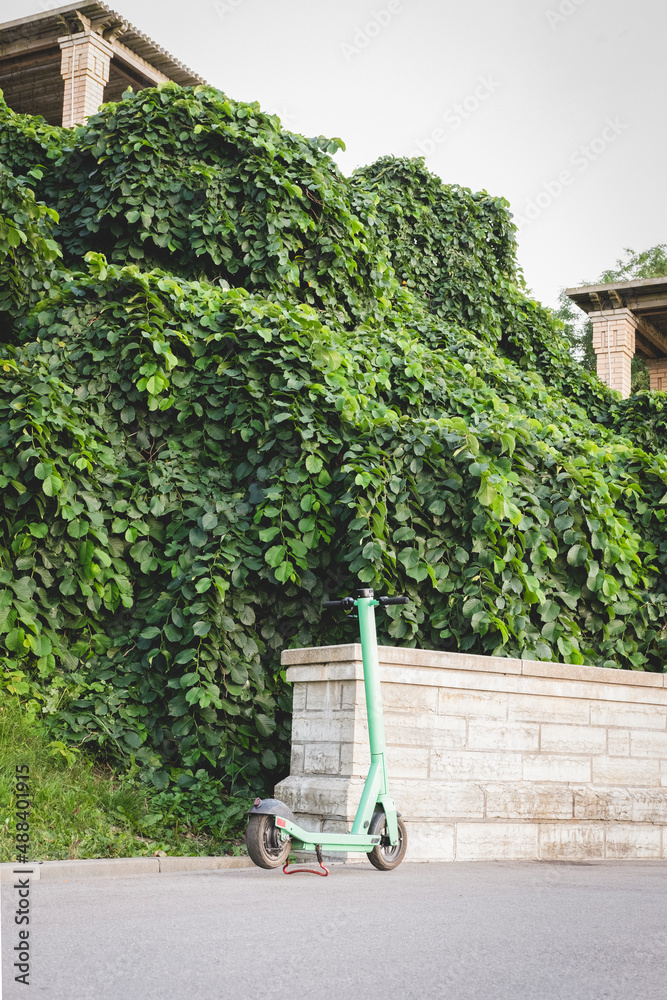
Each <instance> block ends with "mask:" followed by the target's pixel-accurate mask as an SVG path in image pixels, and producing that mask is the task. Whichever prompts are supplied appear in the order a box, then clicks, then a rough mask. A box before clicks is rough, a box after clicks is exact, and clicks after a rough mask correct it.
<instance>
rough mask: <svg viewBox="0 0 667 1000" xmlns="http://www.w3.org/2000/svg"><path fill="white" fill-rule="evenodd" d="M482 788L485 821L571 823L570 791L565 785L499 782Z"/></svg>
mask: <svg viewBox="0 0 667 1000" xmlns="http://www.w3.org/2000/svg"><path fill="white" fill-rule="evenodd" d="M483 788H484V791H485V793H486V818H487V819H572V817H573V815H574V813H573V801H572V789H571V788H568V787H567V786H566V785H557V784H553V785H538V784H532V783H529V782H520V783H518V784H512V783H510V782H503V783H502V784H497V785H495V784H489V785H486V784H485V785H484V786H483Z"/></svg>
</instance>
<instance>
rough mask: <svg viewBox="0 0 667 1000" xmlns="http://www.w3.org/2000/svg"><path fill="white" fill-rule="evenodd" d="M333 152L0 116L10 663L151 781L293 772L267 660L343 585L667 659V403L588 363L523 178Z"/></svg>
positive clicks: (218, 123)
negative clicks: (564, 324) (459, 173)
mask: <svg viewBox="0 0 667 1000" xmlns="http://www.w3.org/2000/svg"><path fill="white" fill-rule="evenodd" d="M339 146H340V140H333V141H331V142H330V141H329V140H326V139H323V138H321V137H320V138H316V139H305V138H304V137H302V136H297V135H293V134H291V133H289V132H285V131H284V130H282V129H281V127H280V122H279V121H278V119H277V118H275V117H273V116H268V115H264V114H263V113H262V112H261V111H260V109H259V108H258V107H257V106H256V105H247V104H242V103H237V102H234V101H232V100H230V99H228V98H227V97H225V96H224V95H223V94H220V93H219V92H217V91H215V90H212V89H210V88H195V89H194V90H192V89H181V88H178V87H176V86H175V85H167V86H165V87H163V88H161V89H155V90H144V91H142V92H141V93H140V94H139V95H136V96H135V95H132V94H127V95H126V97H125V100H124V101H123V102H122V103H121V104H117V105H113V104H111V105H106V106H105V107H104V108H103V109H102V111H101V112H100V113H99V114H98V115H96V116H94V117H93V118H91V119H89V121H88V123H87V125H85V126H83V127H79V128H77V129H75V130H73V131H67V130H60V129H55V128H53V127H50V126H46V125H44V123H43V122H40V121H39V120H36V119H28V118H25V117H22V116H18V115H15V114H14V113H13V112H11V111H10V110H9V109H8V108H7V107H6V106H4V105H2V106H0V157H1V159H2V162H3V164H4V165H5V168H4V169H3V171H2V172H0V198H1V200H0V208H1V211H0V276H2V277H3V286H2V287H3V291H2V292H0V330H1V334H0V340H1V342H2V343H1V344H0V348H1V351H0V355H1V356H0V370H1V372H2V393H1V394H0V471H1V475H0V492H1V495H2V514H1V520H0V525H1V528H0V635H1V641H2V646H1V647H0V649H1V653H0V662H1V664H2V670H3V677H4V684H5V685H6V686H9V687H10V688H11V689H12V690H15V691H18V692H19V693H20V694H21V695H22V697H24V698H33V699H37V700H38V701H40V703H41V704H42V706H43V708H44V710H45V713H46V714H47V716H48V717H49V718H50V719H51V720H52V724H53V726H54V727H55V728H57V729H58V730H59V731H60V732H64V733H65V735H66V737H67V738H68V739H69V740H72V741H75V742H80V743H83V744H84V745H91V746H94V747H98V748H99V752H100V753H102V754H105V755H107V756H108V757H109V758H111V759H114V760H116V761H117V762H128V761H130V762H134V764H135V765H137V766H138V767H139V768H140V770H141V774H142V776H143V777H145V778H146V780H150V781H152V782H153V784H154V785H156V786H157V787H159V788H164V787H167V786H168V785H169V782H170V781H172V780H174V781H179V782H180V783H181V785H183V784H185V785H187V784H188V782H192V781H194V780H195V779H194V777H193V776H196V774H197V772H198V771H199V772H200V774H204V773H205V772H206V773H210V774H212V775H214V776H217V777H218V778H222V779H223V781H224V782H225V784H226V786H227V787H228V788H231V787H234V788H239V787H244V786H250V787H251V788H253V789H257V790H261V789H262V787H270V786H272V784H273V783H274V782H275V780H276V779H278V778H279V777H281V776H283V775H284V774H285V773H287V767H288V739H289V707H290V694H289V691H288V690H287V688H286V685H285V683H284V676H283V674H282V671H281V667H280V657H279V651H280V649H281V648H283V647H285V646H286V645H290V644H291V645H317V644H320V643H333V642H338V641H346V640H347V641H349V640H350V639H352V638H354V623H351V622H349V621H342V622H340V621H337V620H335V618H332V616H331V615H326V614H323V613H322V611H321V603H322V600H323V599H327V598H329V597H332V598H333V597H339V596H343V595H344V594H346V593H349V592H351V591H353V590H354V588H355V586H356V585H357V581H361V582H362V583H365V584H368V585H371V586H373V587H375V588H376V589H377V590H378V591H382V592H384V593H395V592H400V593H406V594H408V595H409V596H410V598H411V603H410V605H408V607H407V609H402V608H398V609H397V608H392V609H389V611H388V612H387V616H386V618H385V619H383V621H382V623H381V627H380V638H381V641H382V642H383V643H385V644H392V643H400V644H404V645H419V646H422V647H424V648H445V649H465V650H471V651H474V652H478V653H494V654H496V655H508V656H523V657H528V658H541V659H547V660H548V659H564V660H565V661H567V662H571V663H589V664H594V665H605V666H608V667H613V668H623V669H638V670H654V671H655V670H658V671H662V670H663V661H664V650H665V638H664V633H663V622H664V613H665V593H664V579H665V576H664V574H665V563H666V562H667V536H666V533H665V527H664V519H665V506H664V505H665V502H667V493H666V491H667V458H666V457H665V455H664V453H663V449H664V443H665V431H664V417H663V408H664V402H663V398H662V395H661V394H655V393H653V394H649V393H644V394H639V395H636V396H634V397H632V398H631V399H630V400H625V401H620V400H619V399H618V397H617V396H615V395H614V394H613V393H610V392H609V390H607V389H606V387H605V386H603V385H602V384H601V383H600V382H599V380H598V379H597V378H596V377H595V376H594V375H592V374H590V373H589V372H586V371H585V370H584V369H582V368H581V366H579V365H578V364H577V363H576V362H574V361H573V360H572V359H571V357H570V355H569V353H568V345H567V341H566V340H565V338H563V336H562V335H561V332H560V326H559V324H558V322H557V321H556V320H555V319H554V317H553V315H552V314H551V313H550V312H549V311H548V310H546V309H544V308H543V307H542V306H540V305H539V304H538V303H537V302H535V301H534V300H532V299H530V298H528V297H526V295H525V292H524V290H523V285H522V279H521V275H520V273H519V272H518V271H517V267H516V262H515V243H514V227H513V224H512V219H511V213H510V211H509V208H508V206H507V204H506V202H504V201H503V200H502V199H500V198H494V197H491V196H489V195H488V194H486V192H481V193H477V194H473V193H472V192H470V191H468V190H467V189H465V188H461V187H458V186H448V185H444V184H443V183H442V182H441V181H440V180H439V179H438V178H436V177H434V176H433V175H430V174H429V173H428V172H427V171H426V170H425V168H424V166H423V163H422V162H421V161H416V160H396V159H393V158H384V159H382V160H380V161H378V163H376V164H374V165H372V166H371V167H369V168H366V169H363V170H360V171H358V172H357V173H356V174H355V175H354V176H353V177H351V178H345V177H343V175H342V174H341V173H340V171H339V169H338V168H337V166H336V164H335V162H334V161H333V159H332V158H331V153H332V152H334V151H335V150H336V149H337V148H338V147H339ZM5 275H7V276H8V277H7V278H6V279H5V278H4V276H5Z"/></svg>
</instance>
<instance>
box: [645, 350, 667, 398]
mask: <svg viewBox="0 0 667 1000" xmlns="http://www.w3.org/2000/svg"><path fill="white" fill-rule="evenodd" d="M646 364H647V365H648V369H649V372H650V373H651V389H657V390H659V391H662V392H666V391H667V358H647V359H646Z"/></svg>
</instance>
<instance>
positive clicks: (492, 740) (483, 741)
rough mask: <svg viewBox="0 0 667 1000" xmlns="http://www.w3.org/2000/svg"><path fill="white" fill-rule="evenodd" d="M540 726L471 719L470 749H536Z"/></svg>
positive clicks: (469, 729)
mask: <svg viewBox="0 0 667 1000" xmlns="http://www.w3.org/2000/svg"><path fill="white" fill-rule="evenodd" d="M539 746H540V727H539V726H538V725H537V724H536V723H533V724H532V725H531V724H529V723H521V722H497V721H495V720H492V719H487V720H485V721H483V722H482V721H478V720H474V721H473V720H471V721H470V723H469V726H468V748H469V749H470V750H538V749H539Z"/></svg>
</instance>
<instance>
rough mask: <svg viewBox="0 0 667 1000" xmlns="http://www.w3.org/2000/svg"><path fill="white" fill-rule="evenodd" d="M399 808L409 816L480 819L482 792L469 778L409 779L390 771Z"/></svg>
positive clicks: (413, 817)
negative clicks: (396, 777)
mask: <svg viewBox="0 0 667 1000" xmlns="http://www.w3.org/2000/svg"><path fill="white" fill-rule="evenodd" d="M390 781H391V793H392V795H393V796H394V799H395V800H396V808H397V809H398V811H399V812H400V813H401V814H402V815H403V816H405V817H406V818H408V817H409V818H410V819H411V820H415V821H416V820H422V819H429V820H431V819H443V818H445V819H452V818H459V819H483V818H484V792H483V790H482V788H481V787H480V785H477V784H475V783H473V782H471V781H435V780H433V779H432V778H431V779H429V780H428V781H411V780H409V779H401V778H398V779H396V780H394V778H393V776H391V775H390Z"/></svg>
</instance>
